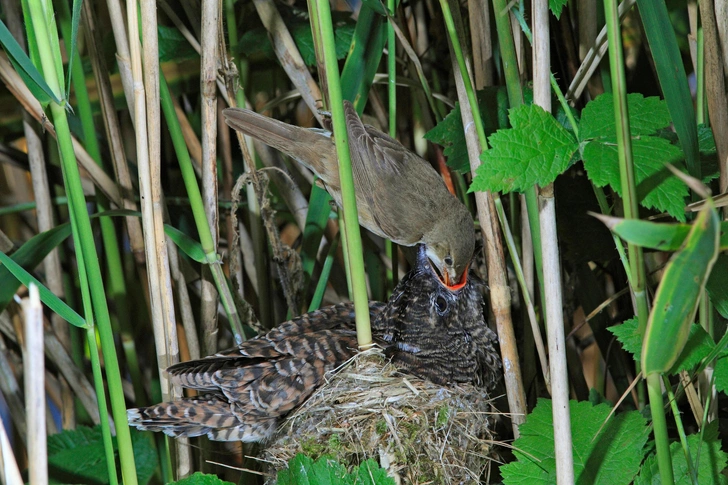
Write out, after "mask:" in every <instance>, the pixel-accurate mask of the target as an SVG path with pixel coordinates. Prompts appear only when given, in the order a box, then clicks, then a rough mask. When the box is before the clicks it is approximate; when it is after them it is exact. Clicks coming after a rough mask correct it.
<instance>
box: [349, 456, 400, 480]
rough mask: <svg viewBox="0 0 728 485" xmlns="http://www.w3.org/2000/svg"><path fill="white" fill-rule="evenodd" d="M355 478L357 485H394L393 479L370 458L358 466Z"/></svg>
mask: <svg viewBox="0 0 728 485" xmlns="http://www.w3.org/2000/svg"><path fill="white" fill-rule="evenodd" d="M356 476H357V480H356V484H357V485H394V479H392V478H391V477H390V476H388V475H387V471H386V470H385V469H383V468H382V467H380V466H379V463H377V462H376V461H374V460H373V459H371V458H369V459H368V460H366V461H364V462H363V463H362V464H361V465H359V468H358V470H357V475H356Z"/></svg>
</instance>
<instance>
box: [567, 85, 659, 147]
mask: <svg viewBox="0 0 728 485" xmlns="http://www.w3.org/2000/svg"><path fill="white" fill-rule="evenodd" d="M627 108H628V110H629V129H630V132H631V134H632V137H633V138H634V137H638V136H643V135H652V134H654V133H656V132H657V130H659V129H660V128H664V127H666V126H668V125H669V124H670V122H671V121H672V120H671V119H670V113H669V111H668V110H667V104H665V102H664V101H662V100H661V99H660V98H657V97H649V98H645V97H644V96H642V95H641V94H635V93H633V94H628V95H627ZM614 123H615V121H614V101H613V99H612V95H611V94H610V93H607V94H602V95H601V96H599V97H597V98H595V99H594V100H593V101H591V102H590V103H588V104H587V105H586V106H585V107H584V109H583V110H582V112H581V123H580V124H579V138H580V141H588V140H590V139H593V138H602V137H607V138H611V137H614V136H616V128H615V124H614Z"/></svg>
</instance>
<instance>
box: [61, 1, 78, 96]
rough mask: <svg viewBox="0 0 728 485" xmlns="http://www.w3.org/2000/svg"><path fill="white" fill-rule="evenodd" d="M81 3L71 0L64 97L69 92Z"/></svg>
mask: <svg viewBox="0 0 728 485" xmlns="http://www.w3.org/2000/svg"><path fill="white" fill-rule="evenodd" d="M81 3H82V0H73V15H72V16H71V45H70V46H68V45H67V46H66V52H70V54H69V56H68V67H67V71H68V72H67V77H66V95H65V96H66V99H68V97H69V93H70V92H71V73H72V72H73V60H74V57H76V41H77V38H78V23H79V22H80V21H81Z"/></svg>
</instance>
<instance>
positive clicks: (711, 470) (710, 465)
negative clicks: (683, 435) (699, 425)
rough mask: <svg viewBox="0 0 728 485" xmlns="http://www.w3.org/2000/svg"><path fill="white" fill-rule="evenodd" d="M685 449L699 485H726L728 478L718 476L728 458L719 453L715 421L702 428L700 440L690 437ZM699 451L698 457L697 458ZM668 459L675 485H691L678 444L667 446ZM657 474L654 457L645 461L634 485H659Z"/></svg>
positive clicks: (658, 473)
mask: <svg viewBox="0 0 728 485" xmlns="http://www.w3.org/2000/svg"><path fill="white" fill-rule="evenodd" d="M687 442H688V448H689V449H690V456H691V457H692V461H693V464H694V465H696V466H697V473H698V483H700V484H711V485H719V484H724V485H725V484H728V477H727V476H725V475H721V472H722V471H723V470H724V469H725V467H726V463H727V462H728V455H726V454H725V452H723V450H721V442H720V440H719V439H718V421H713V422H712V423H710V424H708V425H707V426H706V427H705V430H704V433H703V440H702V442H701V440H700V434H692V435H690V436H688V439H687ZM698 451H699V452H700V456H698ZM670 455H671V457H672V471H673V474H674V476H675V485H692V483H693V481H692V479H691V478H690V475H689V474H688V464H687V460H686V459H685V453H684V452H683V449H682V446H681V445H680V442H679V441H674V442H672V444H670ZM660 483H662V480H661V479H660V470H659V467H658V466H657V458H656V455H655V454H654V453H653V454H651V455H650V456H649V457H647V459H646V460H645V463H644V465H642V470H641V471H640V474H639V476H638V477H637V478H636V479H635V481H634V484H635V485H652V484H660Z"/></svg>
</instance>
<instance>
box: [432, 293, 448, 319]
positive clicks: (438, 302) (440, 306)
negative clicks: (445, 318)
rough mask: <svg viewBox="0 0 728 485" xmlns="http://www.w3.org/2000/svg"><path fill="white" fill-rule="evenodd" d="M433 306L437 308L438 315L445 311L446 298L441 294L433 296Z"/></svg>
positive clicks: (446, 306) (446, 305)
mask: <svg viewBox="0 0 728 485" xmlns="http://www.w3.org/2000/svg"><path fill="white" fill-rule="evenodd" d="M435 308H437V313H439V314H440V315H444V314H445V313H447V308H448V303H447V299H446V298H445V297H444V296H442V295H438V296H437V298H435Z"/></svg>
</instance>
